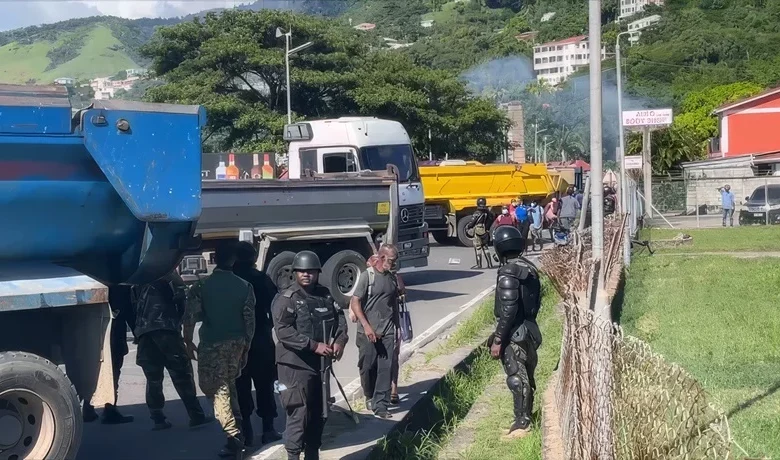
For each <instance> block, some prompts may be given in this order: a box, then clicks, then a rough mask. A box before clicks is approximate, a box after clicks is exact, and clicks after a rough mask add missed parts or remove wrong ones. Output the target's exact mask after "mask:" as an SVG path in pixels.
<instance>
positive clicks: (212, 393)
mask: <svg viewBox="0 0 780 460" xmlns="http://www.w3.org/2000/svg"><path fill="white" fill-rule="evenodd" d="M214 259H215V262H216V264H217V267H216V268H215V269H214V272H213V273H212V274H211V276H209V277H208V279H206V281H204V282H202V283H198V284H196V285H194V286H193V287H192V289H190V293H189V295H188V296H187V308H186V311H185V315H184V342H185V344H186V346H187V350H188V353H189V355H190V358H192V359H197V361H198V382H199V383H200V389H201V391H203V393H204V394H205V395H206V397H207V398H208V399H209V400H210V401H211V402H212V403H213V404H214V415H215V416H216V418H217V420H219V423H220V425H222V430H223V431H224V432H225V434H226V435H227V446H226V448H225V449H223V450H222V451H221V452H220V454H219V455H220V457H226V458H234V459H237V460H241V459H243V458H244V436H243V433H241V426H242V420H241V410H240V407H239V405H238V392H237V390H236V379H237V378H238V376H239V375H241V370H242V369H243V368H244V366H245V365H246V362H247V356H248V354H249V347H250V345H251V343H252V338H253V337H254V335H255V293H254V291H253V289H252V286H250V285H249V283H247V282H246V281H244V280H242V279H241V278H239V277H238V276H236V275H234V274H233V265H234V263H235V261H236V253H235V245H234V244H232V243H222V244H221V245H220V246H219V247H217V249H216V251H214ZM198 322H202V323H203V324H202V325H201V327H200V331H199V334H200V344H199V346H197V347H196V346H195V344H194V343H193V341H192V339H193V334H194V331H195V324H196V323H198ZM196 353H197V356H196Z"/></svg>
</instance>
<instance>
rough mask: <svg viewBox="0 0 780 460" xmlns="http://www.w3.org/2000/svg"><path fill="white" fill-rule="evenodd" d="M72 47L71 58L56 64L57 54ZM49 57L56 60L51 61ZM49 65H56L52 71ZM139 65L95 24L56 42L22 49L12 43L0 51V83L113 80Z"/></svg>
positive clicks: (37, 42)
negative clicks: (121, 72) (95, 78)
mask: <svg viewBox="0 0 780 460" xmlns="http://www.w3.org/2000/svg"><path fill="white" fill-rule="evenodd" d="M69 44H70V45H71V46H72V47H73V48H72V50H71V51H70V54H72V55H73V57H72V58H71V59H67V58H69V57H71V56H70V54H66V53H60V54H65V58H66V59H67V60H65V61H64V62H62V63H57V62H56V61H57V58H56V56H57V51H58V50H62V49H63V46H68V45H69ZM50 56H55V59H54V60H53V59H52V58H51V57H50ZM52 64H55V65H54V66H53V68H52ZM136 67H139V65H138V64H137V63H136V62H135V61H134V60H133V59H132V58H131V57H130V56H128V53H127V52H126V51H125V50H124V45H123V44H122V42H120V41H119V40H118V39H117V38H116V37H115V36H114V35H113V33H112V31H111V29H109V28H108V27H106V26H104V25H100V24H96V25H93V26H87V27H82V28H79V29H78V30H76V31H74V32H70V33H67V34H62V35H61V37H60V38H59V40H57V41H54V42H52V41H36V42H34V43H32V44H29V45H25V44H20V43H19V42H12V43H9V44H7V45H5V46H2V47H0V81H2V82H5V83H25V82H33V81H34V82H35V83H50V82H52V81H54V79H56V78H60V77H73V78H76V79H79V80H81V79H89V78H94V77H97V76H112V75H114V74H116V73H117V72H119V71H120V70H124V69H131V68H136Z"/></svg>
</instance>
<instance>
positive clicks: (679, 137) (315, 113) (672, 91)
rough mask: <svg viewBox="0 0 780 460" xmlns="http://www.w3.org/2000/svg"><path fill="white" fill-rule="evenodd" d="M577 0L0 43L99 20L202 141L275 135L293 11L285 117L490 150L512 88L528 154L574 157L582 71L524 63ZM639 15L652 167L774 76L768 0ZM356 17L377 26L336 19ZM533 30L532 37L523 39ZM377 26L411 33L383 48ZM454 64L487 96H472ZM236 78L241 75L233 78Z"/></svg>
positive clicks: (585, 128)
mask: <svg viewBox="0 0 780 460" xmlns="http://www.w3.org/2000/svg"><path fill="white" fill-rule="evenodd" d="M619 1H620V0H603V1H602V15H601V16H602V24H603V28H602V43H603V45H604V46H605V48H606V50H607V53H608V55H607V60H606V61H604V62H603V63H602V75H603V89H604V114H603V115H604V119H603V125H604V136H605V137H604V151H605V155H606V157H607V158H612V156H613V155H614V151H615V147H616V146H617V124H618V117H617V104H616V103H617V94H616V85H615V83H616V75H615V62H614V57H613V56H614V49H615V40H616V38H617V36H618V35H617V34H618V33H619V32H622V31H626V30H627V23H628V22H629V21H625V20H624V21H621V22H620V23H617V22H616V20H617V16H618V14H619ZM587 5H588V2H584V1H582V0H333V1H331V0H290V1H289V2H288V1H287V0H265V1H259V2H255V3H254V4H249V5H242V6H241V7H240V9H243V10H257V9H259V8H262V7H265V8H284V7H290V8H292V9H293V10H294V11H296V12H298V13H307V14H315V15H322V16H328V17H331V18H333V19H330V20H324V19H317V18H314V17H304V16H301V15H295V16H289V21H288V22H285V21H287V20H288V16H284V14H285V13H280V12H279V11H275V12H269V11H267V10H266V12H264V13H261V14H260V15H257V16H256V17H255V16H251V15H248V16H232V14H234V13H230V14H229V15H227V16H226V17H229V18H234V17H235V18H237V19H238V20H240V21H243V22H241V24H240V26H235V25H234V24H230V23H228V22H227V20H225V19H219V18H217V17H216V16H213V15H212V16H210V17H209V18H208V19H204V20H201V21H200V22H194V21H193V20H194V18H195V17H196V16H192V17H188V18H184V22H183V23H181V24H180V25H177V26H174V27H172V28H169V29H163V30H160V31H159V32H157V35H156V39H155V40H154V41H153V42H152V43H151V44H150V45H149V46H148V47H147V48H146V49H145V54H144V55H140V53H139V52H138V50H139V48H140V46H141V44H143V43H146V42H147V41H148V40H149V37H151V36H152V35H153V34H154V33H155V30H157V28H158V27H159V26H165V25H170V24H173V23H176V22H179V20H177V19H168V20H161V19H142V20H136V21H127V20H123V19H118V18H89V19H76V20H72V21H66V22H63V23H58V24H53V25H46V26H41V27H32V28H26V29H20V30H17V31H11V32H7V33H1V34H0V46H1V45H3V44H5V43H9V42H12V41H17V42H19V43H21V44H25V43H33V42H35V41H37V40H48V41H59V45H58V47H56V48H55V49H52V51H51V52H50V56H49V58H50V59H51V61H52V65H53V66H54V65H56V64H57V63H59V62H61V61H64V60H67V59H68V58H69V57H70V56H72V55H73V53H74V52H76V51H77V49H78V48H79V46H80V45H79V43H78V39H77V38H73V39H65V37H64V35H63V34H64V33H65V32H67V33H72V32H74V31H75V30H77V29H78V28H79V27H85V26H87V25H89V24H94V23H95V21H99V22H101V23H106V24H108V25H109V27H110V29H111V30H112V32H113V34H114V35H115V36H116V37H117V38H119V40H120V42H121V43H122V44H123V45H124V46H125V47H126V50H127V52H128V54H130V55H131V56H132V57H133V59H134V60H135V61H136V62H139V63H141V64H146V63H147V62H148V60H150V59H151V60H154V62H155V65H154V67H155V70H156V71H157V73H158V74H159V75H161V76H164V77H165V80H166V81H168V82H169V83H168V85H166V86H163V87H162V88H157V89H155V90H154V91H153V92H152V93H150V97H152V98H155V99H156V100H168V99H175V100H182V101H185V100H186V101H198V100H202V101H204V103H207V105H209V107H210V109H211V111H212V112H213V113H214V114H215V118H214V121H213V124H212V125H211V127H212V128H214V133H215V134H213V139H212V140H215V139H216V140H218V141H219V143H220V144H222V145H227V144H229V143H231V142H236V143H238V144H245V145H274V146H278V145H279V140H278V136H277V134H278V133H279V131H280V129H281V126H282V125H283V122H284V117H283V115H284V113H285V111H286V107H285V103H284V98H285V85H284V81H283V71H284V69H283V59H282V56H283V51H282V47H283V44H284V42H283V39H276V38H275V37H274V36H273V30H274V28H275V26H276V25H281V26H283V27H287V26H288V25H290V24H292V25H293V29H294V31H295V32H294V40H295V43H302V42H304V41H308V40H313V41H315V43H316V45H315V47H314V48H312V49H310V50H307V51H306V52H304V53H302V54H301V55H299V56H295V57H294V58H293V61H294V63H293V92H292V94H293V103H292V105H293V111H294V112H295V114H296V117H298V118H304V117H325V116H335V115H341V114H348V113H364V114H371V115H378V116H388V117H393V118H396V119H399V120H401V121H403V122H404V123H405V124H406V125H407V129H409V131H410V133H412V135H413V137H414V140H415V144H416V147H417V148H418V150H419V151H421V152H425V153H427V152H428V150H429V148H430V150H431V151H432V152H433V154H434V155H436V156H443V155H444V154H450V155H454V156H457V155H474V156H477V157H479V158H482V159H491V158H492V157H491V155H493V154H494V153H496V152H499V151H500V150H501V147H502V146H501V144H502V142H501V141H500V140H499V139H498V134H497V133H498V132H499V131H500V129H501V128H500V126H501V125H502V123H503V121H500V113H498V112H496V111H495V110H494V108H495V104H496V103H500V102H508V101H511V100H519V101H522V102H523V106H524V109H525V123H526V126H525V132H526V151H527V152H528V154H529V155H530V156H532V155H533V153H534V140H535V139H536V138H537V136H534V135H533V134H534V133H535V132H540V134H539V136H538V139H539V141H538V149H537V150H540V151H541V150H542V144H545V145H548V159H550V160H559V159H562V158H566V159H571V158H574V157H582V158H585V159H587V158H588V157H589V143H588V139H589V116H588V113H589V112H588V97H587V84H588V78H587V69H583V70H581V71H580V72H578V74H576V75H575V76H573V77H571V78H570V79H569V81H568V82H567V83H565V84H563V85H562V86H561V87H560V88H556V89H553V88H549V87H545V86H544V85H540V84H538V83H537V82H536V77H535V74H534V72H533V64H532V55H533V50H532V47H533V44H534V43H536V44H538V43H543V42H548V41H554V40H559V39H563V38H568V37H571V36H575V35H581V34H582V35H584V34H587V32H588V6H587ZM553 13H554V14H553ZM245 14H249V13H245ZM651 14H659V15H660V16H661V21H660V22H659V23H657V24H656V25H654V26H652V27H650V28H648V29H645V30H644V31H643V32H642V36H641V38H640V39H639V41H638V43H636V44H634V45H633V46H629V43H628V41H627V40H626V37H623V41H622V42H621V43H622V45H623V46H622V49H621V51H622V56H623V64H624V69H623V70H624V72H623V75H624V83H625V84H624V108H625V109H638V108H651V107H652V108H657V107H673V109H674V111H675V115H676V116H675V121H674V124H673V126H671V127H670V128H669V129H666V130H663V131H659V132H656V133H654V135H653V148H654V156H653V163H654V168H655V169H656V171H658V172H663V171H665V170H667V169H669V168H673V167H675V166H676V165H677V164H679V163H680V162H681V161H686V160H692V159H697V158H702V157H704V155H705V154H706V145H707V140H708V139H709V138H710V137H712V136H716V135H717V120H716V119H715V118H714V117H713V116H712V115H711V111H712V109H713V108H715V107H717V106H719V105H721V104H723V103H726V102H729V101H734V100H737V99H739V98H742V97H745V96H749V95H752V94H755V93H757V92H759V91H761V90H762V89H764V88H767V87H771V86H775V85H777V84H778V83H779V82H780V0H666V2H665V5H664V6H663V7H655V6H650V7H648V8H647V9H646V10H645V12H644V13H641V14H639V15H636V16H634V17H632V18H631V20H635V19H639V18H641V17H643V16H647V15H651ZM280 15H282V16H280ZM200 16H203V15H200ZM283 18H284V19H283ZM362 22H369V23H373V24H375V25H376V28H375V29H373V30H369V31H355V30H354V29H351V28H350V27H349V26H355V25H357V24H359V23H362ZM219 27H223V28H224V30H219V29H218V28H219ZM252 27H257V29H256V30H250V28H252ZM532 31H533V32H535V33H536V36H535V38H533V37H532V36H530V37H529V36H527V35H524V36H520V34H523V33H528V32H532ZM384 39H394V40H397V41H398V42H399V43H407V44H410V45H411V46H409V47H406V48H402V49H400V50H395V51H392V52H390V51H386V50H385V51H382V50H381V48H383V47H384V46H383V43H384V42H385V40H384ZM252 40H254V41H252ZM166 41H168V42H166ZM216 65H219V66H216ZM215 66H216V67H215ZM220 66H221V67H220ZM454 76H458V77H459V78H460V80H461V82H462V83H464V84H465V85H466V87H467V88H468V89H469V91H471V92H472V94H475V95H478V96H482V97H484V98H486V99H487V100H490V101H492V103H489V102H487V101H486V100H485V99H471V98H469V97H468V94H466V92H464V90H463V85H462V84H459V83H458V82H457V81H456V79H455V78H454ZM242 78H249V80H248V82H242V83H243V85H242V84H238V83H236V82H237V81H238V82H240V81H241V79H242ZM255 84H259V85H260V86H259V87H256V86H255ZM146 86H153V85H144V88H145V87H146ZM134 93H135V92H134ZM128 96H129V95H123V97H128ZM428 98H431V102H430V103H428ZM231 117H236V120H237V121H236V123H235V124H233V123H232V122H231V120H232V118H231ZM485 120H488V121H487V123H488V125H480V126H483V127H482V128H480V129H483V130H484V129H485V128H484V126H487V128H488V129H487V132H478V133H477V132H464V131H465V130H469V129H476V128H474V127H475V126H478V125H479V124H480V123H483V122H485ZM429 129H430V131H431V138H432V142H431V144H432V145H430V146H429V141H428V130H429ZM544 136H547V139H546V140H545V139H544ZM628 141H629V142H628V153H636V152H637V151H638V148H639V146H640V145H641V142H640V141H639V139H638V138H637V137H636V136H635V135H630V136H629V138H628Z"/></svg>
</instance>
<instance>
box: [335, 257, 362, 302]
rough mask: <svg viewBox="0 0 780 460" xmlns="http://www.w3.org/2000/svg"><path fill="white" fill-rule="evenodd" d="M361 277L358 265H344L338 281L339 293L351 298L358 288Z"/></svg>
mask: <svg viewBox="0 0 780 460" xmlns="http://www.w3.org/2000/svg"><path fill="white" fill-rule="evenodd" d="M359 275H360V269H359V268H358V266H357V265H355V264H353V263H347V264H344V265H342V266H341V268H339V273H338V279H337V281H336V283H337V284H338V288H339V292H341V293H342V294H344V295H345V296H351V295H352V293H353V292H355V288H356V287H357V279H358V276H359Z"/></svg>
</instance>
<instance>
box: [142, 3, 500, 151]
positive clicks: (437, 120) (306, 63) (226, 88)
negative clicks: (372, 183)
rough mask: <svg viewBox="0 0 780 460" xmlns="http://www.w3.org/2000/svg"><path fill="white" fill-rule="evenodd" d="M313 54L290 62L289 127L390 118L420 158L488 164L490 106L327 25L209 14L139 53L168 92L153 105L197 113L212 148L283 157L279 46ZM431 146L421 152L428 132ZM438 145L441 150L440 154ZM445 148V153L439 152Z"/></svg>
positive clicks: (492, 147) (492, 140)
mask: <svg viewBox="0 0 780 460" xmlns="http://www.w3.org/2000/svg"><path fill="white" fill-rule="evenodd" d="M277 27H282V28H284V29H285V30H286V29H287V28H288V27H291V28H292V30H293V31H294V35H293V41H294V42H293V44H292V45H293V46H296V45H298V44H301V43H305V42H312V43H313V45H312V46H311V47H310V48H308V49H306V50H305V51H303V52H301V53H298V54H295V55H293V56H292V57H291V61H292V63H291V87H292V88H291V89H292V91H291V106H292V111H293V112H294V118H295V119H302V118H328V117H336V116H343V115H353V114H363V115H372V116H378V117H384V118H390V119H395V120H398V121H400V122H402V123H403V124H404V126H405V127H406V128H407V130H408V131H409V133H410V135H411V137H412V139H413V142H414V145H415V147H416V149H417V151H418V152H428V151H429V149H431V150H432V151H433V153H434V154H435V155H437V156H443V155H444V154H445V153H449V154H451V155H460V156H474V157H477V158H480V159H483V160H492V159H494V158H495V157H496V156H497V155H498V154H499V153H500V151H501V150H502V149H503V148H504V145H505V142H504V132H505V130H506V128H507V122H506V119H505V117H504V116H503V114H502V113H501V112H500V111H499V109H498V108H497V107H496V106H495V105H494V104H493V103H491V102H488V101H486V100H483V99H478V98H474V97H472V96H470V95H469V93H468V91H467V90H466V88H465V86H464V84H463V83H462V82H461V81H459V80H458V79H457V78H456V77H455V76H453V74H451V73H449V72H445V71H437V70H432V69H429V68H426V67H423V66H419V65H416V64H415V63H414V62H413V61H412V60H411V59H410V58H408V57H407V56H405V55H404V54H401V53H398V52H394V51H390V50H381V49H374V50H372V49H371V47H370V46H369V45H371V44H374V45H376V44H377V43H376V42H371V41H370V40H369V41H366V40H365V39H364V37H363V35H362V32H359V31H356V30H354V29H352V28H349V27H346V26H344V25H340V24H339V23H336V22H333V21H331V20H327V19H321V18H315V17H312V16H307V15H302V14H293V13H287V12H278V11H262V12H259V13H252V12H242V11H230V12H225V13H223V14H221V15H217V14H209V15H207V16H206V18H205V19H204V20H193V21H191V22H186V23H182V24H179V25H176V26H173V27H167V28H161V29H159V30H158V32H157V34H156V35H155V37H154V39H153V40H152V41H151V42H150V43H149V44H148V45H147V46H145V47H144V49H143V52H144V54H145V55H146V56H147V57H148V58H150V59H151V60H152V61H153V65H152V70H153V71H154V72H155V73H156V75H157V76H158V77H162V78H164V80H165V82H166V84H165V85H163V86H160V87H157V88H153V89H150V90H149V92H148V93H147V99H149V100H151V101H156V102H179V103H191V104H192V103H197V104H203V105H204V106H205V107H206V108H207V109H208V112H209V133H208V136H209V137H210V140H211V141H216V142H214V143H213V144H212V145H214V146H215V147H216V148H221V149H224V148H236V149H246V150H277V151H278V150H283V143H282V140H281V133H282V129H283V127H284V124H285V123H286V83H285V65H284V38H277V37H276V34H275V31H276V28H277ZM429 130H430V132H431V134H432V136H435V138H436V139H437V140H440V141H443V142H439V143H436V144H434V145H432V146H431V145H429V141H428V132H429ZM445 146H446V147H445ZM445 148H446V150H445Z"/></svg>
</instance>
